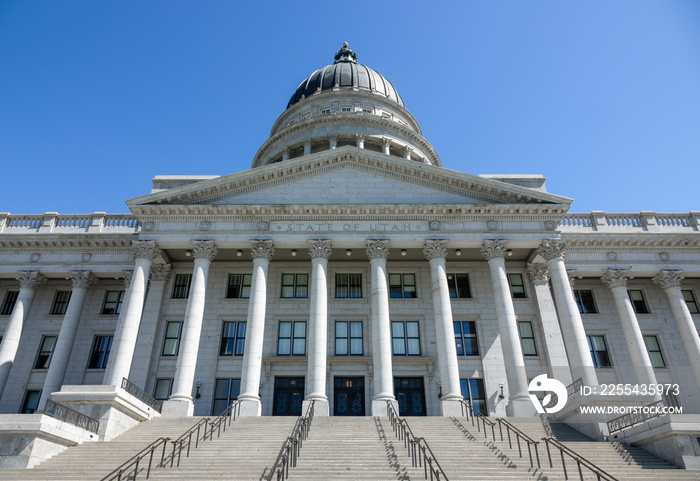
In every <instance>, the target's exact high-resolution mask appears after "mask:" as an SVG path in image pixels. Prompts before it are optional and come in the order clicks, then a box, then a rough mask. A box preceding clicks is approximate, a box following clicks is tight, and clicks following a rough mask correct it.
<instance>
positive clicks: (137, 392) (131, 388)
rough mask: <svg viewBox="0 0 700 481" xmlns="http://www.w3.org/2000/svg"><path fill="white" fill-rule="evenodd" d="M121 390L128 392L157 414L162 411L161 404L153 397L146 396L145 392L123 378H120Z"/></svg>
mask: <svg viewBox="0 0 700 481" xmlns="http://www.w3.org/2000/svg"><path fill="white" fill-rule="evenodd" d="M122 389H124V390H125V391H126V392H128V393H129V394H131V395H132V396H134V397H135V398H137V399H138V400H140V401H143V402H144V403H146V404H147V405H149V406H150V407H152V408H153V409H154V410H156V411H157V412H160V411H161V409H163V404H161V403H160V402H158V400H157V399H155V398H154V397H153V396H151V395H150V394H148V393H147V392H146V391H144V390H143V389H141V388H140V387H138V386H137V385H136V384H134V383H133V382H131V381H129V380H128V379H127V378H125V377H123V378H122Z"/></svg>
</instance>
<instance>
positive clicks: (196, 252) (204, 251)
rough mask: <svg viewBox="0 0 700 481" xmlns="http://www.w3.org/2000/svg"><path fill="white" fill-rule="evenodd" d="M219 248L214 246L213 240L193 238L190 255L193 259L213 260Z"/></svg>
mask: <svg viewBox="0 0 700 481" xmlns="http://www.w3.org/2000/svg"><path fill="white" fill-rule="evenodd" d="M218 253H219V249H217V248H216V244H214V241H213V240H193V241H192V257H194V258H195V259H206V260H208V261H210V262H211V261H213V260H214V257H216V254H218Z"/></svg>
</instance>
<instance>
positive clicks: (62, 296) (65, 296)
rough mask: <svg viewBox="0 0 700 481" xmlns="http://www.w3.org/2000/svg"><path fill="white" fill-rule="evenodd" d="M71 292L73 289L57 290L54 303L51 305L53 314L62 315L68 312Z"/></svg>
mask: <svg viewBox="0 0 700 481" xmlns="http://www.w3.org/2000/svg"><path fill="white" fill-rule="evenodd" d="M70 294H71V291H56V297H54V298H53V304H52V305H51V312H50V314H51V315H54V316H62V315H64V314H65V313H66V307H68V301H69V300H70Z"/></svg>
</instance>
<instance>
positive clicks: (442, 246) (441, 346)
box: [423, 240, 463, 416]
mask: <svg viewBox="0 0 700 481" xmlns="http://www.w3.org/2000/svg"><path fill="white" fill-rule="evenodd" d="M423 254H424V255H425V257H427V258H428V260H429V261H430V280H431V284H432V291H433V315H434V316H435V337H436V340H437V350H438V366H439V368H440V383H441V384H442V392H443V394H442V397H441V398H440V409H439V412H440V415H441V416H461V415H462V406H461V401H462V399H463V398H462V394H461V392H460V386H459V364H458V362H457V347H456V346H455V337H454V325H453V323H452V304H451V301H450V288H449V286H448V285H447V269H446V268H445V255H446V254H447V241H446V240H426V241H425V247H424V248H423Z"/></svg>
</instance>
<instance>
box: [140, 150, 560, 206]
mask: <svg viewBox="0 0 700 481" xmlns="http://www.w3.org/2000/svg"><path fill="white" fill-rule="evenodd" d="M373 154H374V155H373ZM127 204H128V205H129V207H130V208H131V209H132V211H135V213H136V211H137V210H140V209H139V207H147V206H155V205H161V206H167V205H170V206H175V205H178V206H193V207H194V206H205V205H211V206H216V207H218V208H222V207H224V206H246V205H282V204H291V205H324V206H328V205H370V204H371V205H397V204H401V205H412V204H415V205H426V204H427V205H437V204H440V205H445V204H449V205H465V204H471V205H474V206H475V207H478V206H482V207H485V206H486V205H489V204H491V205H493V204H508V205H514V204H516V205H517V204H527V205H550V206H553V205H558V206H560V207H564V206H565V208H564V210H566V209H567V208H568V206H569V205H570V204H571V199H568V198H565V197H560V196H556V195H552V194H549V193H546V192H541V191H538V190H534V189H528V188H526V187H521V186H517V185H512V184H507V183H505V182H500V181H496V180H492V179H487V178H482V177H477V176H473V175H469V174H463V173H460V172H455V171H451V170H448V169H444V168H442V167H435V166H432V165H426V164H421V163H417V162H415V161H411V160H404V159H397V158H395V157H390V156H386V155H382V154H377V153H374V152H371V153H367V154H365V153H364V151H362V150H359V149H357V148H354V147H350V146H347V147H341V148H339V149H336V150H335V151H333V152H332V153H331V152H328V151H326V152H324V153H320V154H314V155H310V156H306V157H303V158H299V159H293V160H288V161H284V162H280V163H278V164H273V165H268V166H265V167H259V168H255V169H251V170H247V171H244V172H240V173H237V174H232V175H228V176H225V177H218V178H214V179H210V180H205V181H202V182H196V183H193V184H190V185H185V186H182V187H178V188H174V189H170V190H167V191H163V192H157V193H153V194H150V195H146V196H143V197H138V198H136V199H132V200H130V201H127Z"/></svg>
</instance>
